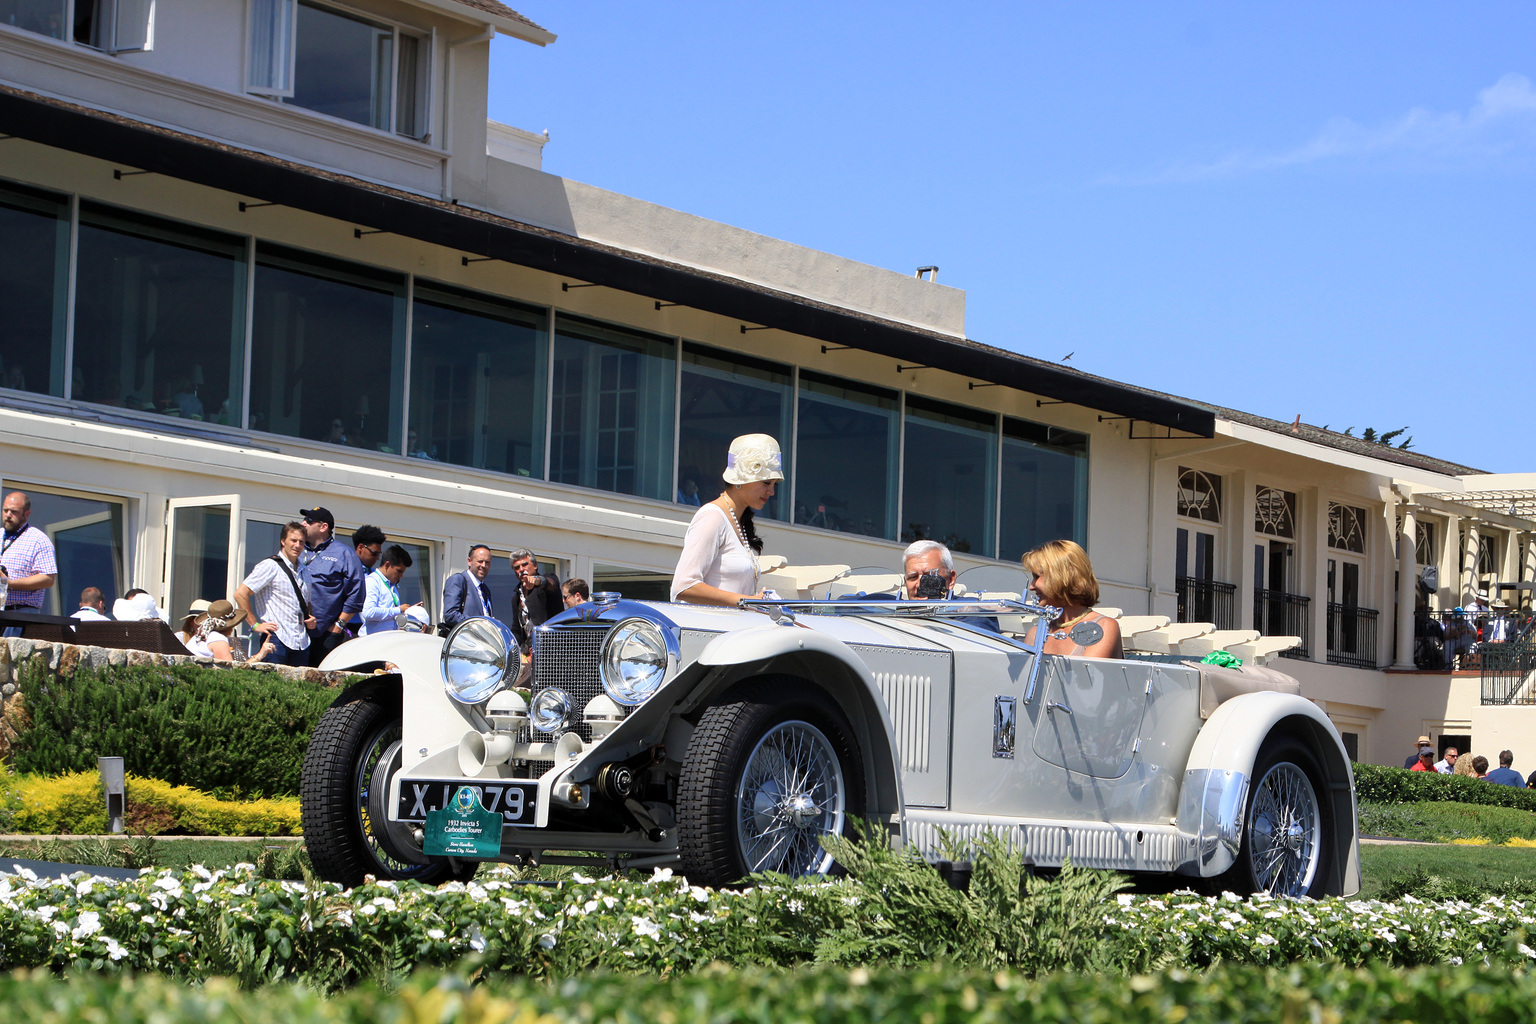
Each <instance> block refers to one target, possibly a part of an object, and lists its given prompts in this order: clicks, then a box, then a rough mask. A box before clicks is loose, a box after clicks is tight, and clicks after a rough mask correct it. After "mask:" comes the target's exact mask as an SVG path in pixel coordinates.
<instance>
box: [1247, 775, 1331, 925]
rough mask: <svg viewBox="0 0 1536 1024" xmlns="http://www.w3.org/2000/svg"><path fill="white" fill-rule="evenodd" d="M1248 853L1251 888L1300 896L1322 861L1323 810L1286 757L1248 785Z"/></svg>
mask: <svg viewBox="0 0 1536 1024" xmlns="http://www.w3.org/2000/svg"><path fill="white" fill-rule="evenodd" d="M1244 839H1245V840H1246V842H1247V843H1248V844H1249V851H1250V853H1249V856H1250V858H1251V860H1252V864H1253V875H1254V879H1253V880H1254V882H1255V883H1256V885H1257V891H1260V892H1268V893H1273V894H1275V895H1277V896H1304V895H1306V894H1307V893H1308V892H1309V891H1310V890H1311V888H1312V883H1313V881H1314V880H1315V879H1316V877H1317V870H1318V865H1319V862H1320V861H1321V859H1322V845H1323V814H1322V807H1321V805H1320V803H1319V801H1318V798H1317V791H1316V790H1315V789H1314V788H1313V786H1312V780H1311V779H1310V778H1308V777H1307V773H1306V772H1305V771H1304V770H1303V769H1302V768H1301V767H1300V766H1299V765H1296V764H1293V763H1292V762H1290V761H1281V762H1278V763H1277V764H1274V765H1272V766H1270V768H1269V770H1268V771H1267V772H1265V773H1264V776H1263V778H1261V779H1260V780H1259V782H1258V785H1257V786H1256V787H1255V789H1254V794H1253V803H1252V810H1251V811H1250V812H1249V816H1248V828H1247V835H1246V836H1245V837H1244Z"/></svg>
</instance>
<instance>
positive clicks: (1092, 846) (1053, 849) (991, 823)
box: [902, 809, 1194, 871]
mask: <svg viewBox="0 0 1536 1024" xmlns="http://www.w3.org/2000/svg"><path fill="white" fill-rule="evenodd" d="M940 830H943V832H944V833H945V834H946V835H948V836H949V838H950V840H951V841H952V842H957V843H959V844H961V846H962V847H964V846H965V845H966V844H967V843H974V842H975V841H976V840H978V839H980V838H981V837H982V836H984V835H987V834H989V833H990V834H993V835H996V836H998V837H999V838H1000V839H1002V840H1003V842H1004V844H1005V845H1006V846H1007V848H1008V849H1009V850H1012V851H1016V852H1019V853H1022V854H1023V855H1024V856H1025V857H1026V858H1027V859H1028V860H1029V861H1030V862H1032V863H1033V864H1035V865H1036V866H1038V867H1060V866H1061V865H1062V863H1063V862H1064V861H1066V860H1067V858H1069V857H1070V858H1071V860H1072V863H1073V864H1076V865H1078V866H1080V867H1088V868H1107V869H1110V870H1115V871H1175V870H1177V869H1178V868H1179V867H1180V865H1183V864H1185V863H1187V862H1188V861H1189V860H1190V857H1191V855H1192V851H1193V849H1194V840H1193V838H1191V837H1190V836H1188V835H1185V834H1184V833H1182V832H1180V831H1179V830H1178V829H1177V828H1176V827H1175V826H1173V825H1120V824H1115V823H1114V822H1107V821H1055V820H1049V819H1041V818H994V817H989V816H986V815H979V814H956V813H953V812H949V811H927V810H917V809H909V810H908V811H907V813H906V817H905V821H904V827H903V829H902V834H903V836H904V838H905V840H906V843H907V844H908V846H909V847H910V848H914V849H916V850H918V851H919V852H921V853H922V854H923V855H924V856H925V857H927V858H928V859H930V860H933V859H935V858H938V857H942V856H948V855H947V854H945V853H944V848H943V842H942V838H941V836H940Z"/></svg>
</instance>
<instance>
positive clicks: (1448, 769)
mask: <svg viewBox="0 0 1536 1024" xmlns="http://www.w3.org/2000/svg"><path fill="white" fill-rule="evenodd" d="M1460 756H1461V755H1460V754H1459V753H1457V751H1456V748H1455V747H1446V748H1445V756H1444V757H1442V758H1441V759H1440V760H1438V761H1436V762H1435V771H1437V772H1439V773H1440V774H1441V775H1455V774H1456V759H1457V758H1458V757H1460Z"/></svg>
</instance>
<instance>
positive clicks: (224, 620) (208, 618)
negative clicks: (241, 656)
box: [183, 601, 272, 661]
mask: <svg viewBox="0 0 1536 1024" xmlns="http://www.w3.org/2000/svg"><path fill="white" fill-rule="evenodd" d="M244 620H245V611H244V610H243V609H240V608H236V607H235V606H234V604H232V603H231V602H229V601H213V602H211V603H210V604H209V605H208V610H207V611H205V612H203V613H201V614H200V615H198V616H197V618H196V619H195V620H194V621H193V623H192V628H191V629H189V630H188V631H187V636H186V639H185V640H184V641H183V643H184V644H185V645H186V648H187V650H188V651H191V652H192V654H194V655H195V656H197V657H199V658H212V659H213V660H214V661H233V660H234V657H235V656H234V649H233V644H232V642H231V640H230V632H231V631H232V630H233V629H234V628H235V627H236V626H238V625H239V624H240V623H241V622H242V621H244ZM266 639H267V642H266V643H265V644H263V645H262V648H261V651H260V652H258V653H257V654H254V655H252V656H251V657H250V658H248V659H246V660H248V661H261V660H262V659H263V658H265V657H266V655H267V653H268V652H269V651H271V650H272V646H271V643H272V642H271V639H270V638H266Z"/></svg>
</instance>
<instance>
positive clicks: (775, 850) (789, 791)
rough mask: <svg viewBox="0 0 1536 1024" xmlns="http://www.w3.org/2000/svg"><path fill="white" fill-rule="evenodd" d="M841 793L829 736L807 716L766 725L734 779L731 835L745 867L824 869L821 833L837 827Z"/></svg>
mask: <svg viewBox="0 0 1536 1024" xmlns="http://www.w3.org/2000/svg"><path fill="white" fill-rule="evenodd" d="M846 810H847V794H846V790H845V787H844V781H843V769H842V765H841V764H839V762H838V758H837V754H836V752H835V751H834V750H833V749H832V744H831V742H830V741H829V740H828V739H827V737H826V735H825V734H823V733H822V731H821V730H820V729H818V728H816V727H815V726H814V725H811V724H810V723H809V722H801V721H789V722H783V723H781V724H779V725H777V726H774V727H773V728H772V729H770V730H769V731H768V732H767V733H766V734H765V735H764V736H763V738H762V739H760V740H759V741H758V743H757V746H756V747H754V748H753V749H752V752H751V753H750V754H748V755H747V759H746V764H745V765H744V766H743V768H742V773H741V782H740V783H739V784H738V785H737V787H736V840H737V842H738V843H739V844H740V849H741V852H742V856H743V859H744V860H745V861H746V862H747V869H748V870H749V871H754V872H756V871H778V872H782V873H784V874H788V875H805V874H814V873H818V872H822V871H825V870H827V868H828V867H830V866H831V863H832V857H831V855H830V854H828V853H827V852H826V851H825V850H823V849H822V848H821V837H822V836H826V835H838V834H840V833H841V832H842V830H843V825H844V817H845V814H846Z"/></svg>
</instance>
